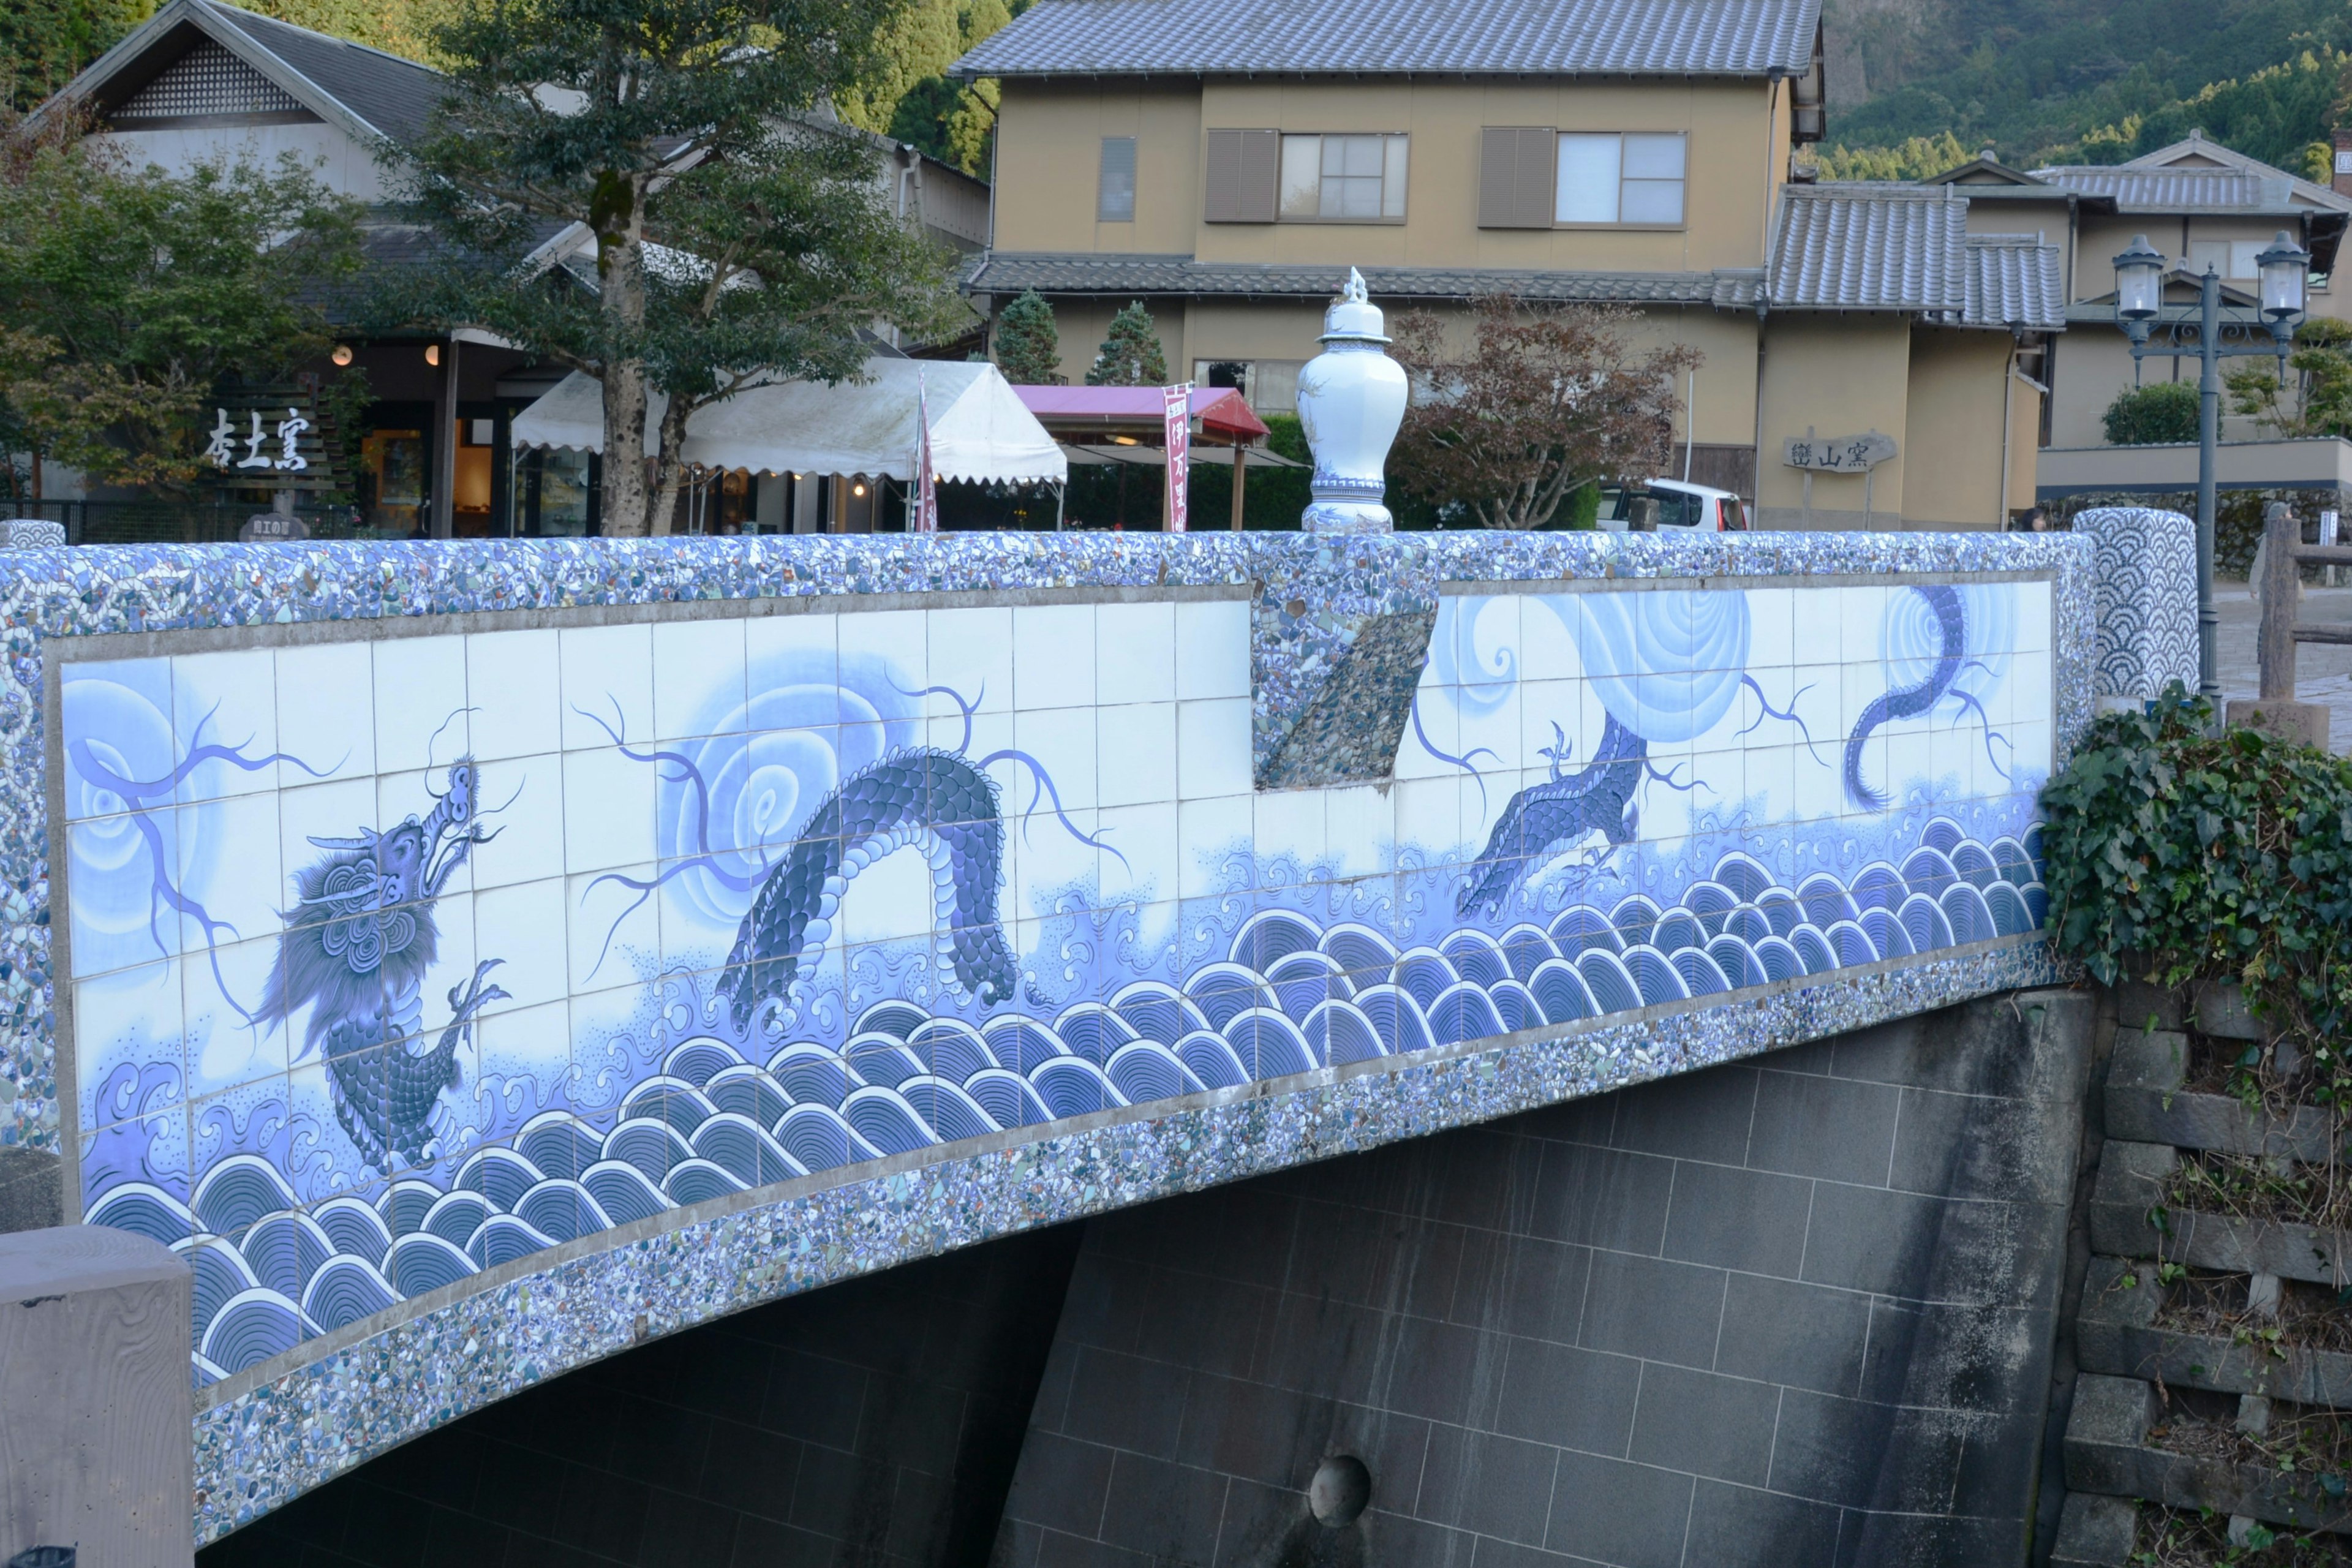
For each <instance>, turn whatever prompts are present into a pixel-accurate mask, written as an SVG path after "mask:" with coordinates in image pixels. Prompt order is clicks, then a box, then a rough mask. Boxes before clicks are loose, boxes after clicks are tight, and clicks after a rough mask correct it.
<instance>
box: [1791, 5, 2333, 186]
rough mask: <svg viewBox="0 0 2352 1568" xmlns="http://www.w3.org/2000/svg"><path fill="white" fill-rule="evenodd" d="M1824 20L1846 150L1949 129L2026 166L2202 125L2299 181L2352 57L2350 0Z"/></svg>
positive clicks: (1845, 9)
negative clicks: (2347, 55)
mask: <svg viewBox="0 0 2352 1568" xmlns="http://www.w3.org/2000/svg"><path fill="white" fill-rule="evenodd" d="M1826 22H1827V27H1826V31H1827V35H1828V48H1829V57H1830V137H1829V139H1830V142H1831V145H1832V149H1833V150H1834V149H1837V148H1844V149H1849V150H1851V149H1857V148H1874V149H1894V148H1897V147H1900V146H1902V145H1903V144H1904V143H1905V142H1907V141H1910V140H1912V139H1914V138H1917V139H1922V140H1921V144H1920V145H1919V146H1915V148H1914V149H1913V151H1914V153H1915V154H1916V153H1920V152H1921V151H1922V150H1923V149H1924V148H1925V146H1926V145H1927V143H1931V142H1940V139H1941V138H1942V137H1944V136H1945V135H1947V134H1948V135H1949V136H1951V137H1952V138H1953V139H1954V140H1955V141H1956V142H1957V143H1958V144H1959V145H1960V146H1961V147H1963V148H1965V153H1962V155H1963V156H1972V155H1973V154H1974V153H1976V151H1977V149H1978V148H1979V147H1982V146H1988V145H1990V146H1993V147H1996V148H1998V149H1999V150H2000V154H2001V156H2002V158H2003V159H2004V160H2005V161H2007V162H2010V163H2016V164H2020V165H2028V166H2030V165H2032V164H2033V163H2045V162H2052V161H2069V162H2075V161H2079V162H2084V163H2120V162H2122V161H2123V160H2124V159H2126V158H2130V157H2134V156H2136V155H2137V154H2138V153H2144V152H2147V151H2149V150H2150V149H2152V148H2156V147H2160V146H2162V145H2164V144H2165V143H2166V142H2172V141H2177V140H2178V139H2179V138H2180V137H2181V136H2184V135H2186V134H2187V133H2188V132H2189V128H2190V127H2192V126H2197V127H2201V128H2202V129H2203V130H2204V131H2205V132H2206V133H2207V134H2208V135H2210V136H2212V137H2214V138H2215V139H2217V140H2219V141H2221V142H2225V143H2227V144H2228V145H2230V146H2231V147H2235V148H2237V149H2239V150H2240V151H2242V152H2245V153H2252V155H2254V156H2255V157H2258V158H2263V159H2265V160H2267V161H2269V162H2271V163H2278V164H2281V165H2282V166H2284V167H2287V168H2291V169H2295V170H2297V171H2298V172H2300V171H2301V169H2302V168H2303V165H2304V163H2305V154H2306V153H2307V151H2308V150H2309V148H2310V146H2311V144H2312V143H2314V142H2318V141H2322V140H2324V139H2325V138H2326V134H2327V132H2328V130H2329V128H2330V126H2331V125H2332V123H2333V120H2334V114H2335V110H2336V106H2337V104H2338V101H2339V100H2340V99H2341V98H2342V96H2343V94H2344V90H2345V81H2344V77H2345V66H2346V58H2345V56H2344V55H2343V54H2342V53H2340V52H2338V51H2341V50H2344V49H2347V48H2352V4H2347V0H1828V5H1827V14H1826ZM1914 161H1915V162H1916V157H1915V159H1914ZM1930 161H1933V160H1932V159H1931V160H1930ZM1829 162H1830V163H1831V164H1832V167H1835V166H1837V164H1838V155H1837V153H1835V152H1834V151H1832V155H1831V158H1830V160H1829ZM1906 172H1910V171H1906Z"/></svg>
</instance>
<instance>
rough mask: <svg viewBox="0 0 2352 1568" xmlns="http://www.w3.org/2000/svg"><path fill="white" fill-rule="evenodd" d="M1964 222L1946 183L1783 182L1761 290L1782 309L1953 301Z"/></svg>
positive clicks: (1959, 199) (1958, 290)
mask: <svg viewBox="0 0 2352 1568" xmlns="http://www.w3.org/2000/svg"><path fill="white" fill-rule="evenodd" d="M1968 224H1969V204H1968V198H1967V197H1965V196H1963V195H1960V194H1959V192H1958V190H1957V189H1956V188H1954V187H1953V186H1950V185H1898V184H1874V183H1873V184H1865V183H1860V182H1856V183H1852V184H1820V185H1790V186H1787V187H1784V188H1783V189H1782V191H1781V193H1780V223H1779V225H1778V228H1777V232H1776V233H1775V234H1774V235H1773V239H1772V254H1771V258H1770V259H1769V261H1768V262H1767V263H1766V266H1765V289H1766V292H1767V294H1768V295H1769V298H1770V300H1771V302H1772V304H1773V305H1774V306H1775V307H1776V308H1778V309H1782V310H1960V309H1962V308H1963V307H1964V305H1965V303H1966V288H1965V284H1964V282H1963V274H1964V273H1965V271H1966V265H1965V262H1964V259H1963V247H1962V245H1961V240H1962V239H1963V238H1964V237H1966V235H1967V233H1968Z"/></svg>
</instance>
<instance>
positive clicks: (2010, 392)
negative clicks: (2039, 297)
mask: <svg viewBox="0 0 2352 1568" xmlns="http://www.w3.org/2000/svg"><path fill="white" fill-rule="evenodd" d="M2017 343H2018V331H2017V329H2016V328H2015V327H2011V328H2010V330H2009V353H2008V354H2007V355H2006V356H2005V357H2003V359H2002V360H2001V362H2000V494H1999V495H1997V496H1995V497H1993V501H1992V525H1993V528H1994V529H1995V531H2000V530H2002V529H2006V528H2007V527H2008V526H2009V434H2010V429H2011V426H2012V424H2013V423H2014V403H2015V399H2016V394H2017Z"/></svg>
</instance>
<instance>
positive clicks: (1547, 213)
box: [1478, 125, 1559, 228]
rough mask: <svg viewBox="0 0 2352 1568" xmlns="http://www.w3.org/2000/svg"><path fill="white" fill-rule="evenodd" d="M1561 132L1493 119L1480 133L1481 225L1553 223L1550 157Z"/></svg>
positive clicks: (1540, 226) (1534, 226) (1524, 225)
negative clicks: (1498, 122) (1496, 122)
mask: <svg viewBox="0 0 2352 1568" xmlns="http://www.w3.org/2000/svg"><path fill="white" fill-rule="evenodd" d="M1558 142H1559V133H1558V132H1554V131H1552V130H1551V129H1550V128H1549V127H1546V126H1524V125H1489V126H1487V127H1486V128H1485V130H1484V131H1483V132H1481V133H1480V139H1479V152H1478V226H1479V227H1480V228H1549V227H1550V226H1551V207H1552V188H1551V187H1552V157H1553V153H1554V152H1555V150H1556V145H1557V143H1558Z"/></svg>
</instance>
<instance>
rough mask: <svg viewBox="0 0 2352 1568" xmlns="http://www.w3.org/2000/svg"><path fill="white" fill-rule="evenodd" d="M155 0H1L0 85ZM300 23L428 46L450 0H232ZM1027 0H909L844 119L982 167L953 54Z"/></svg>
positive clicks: (132, 22) (984, 111)
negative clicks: (952, 68) (951, 72)
mask: <svg viewBox="0 0 2352 1568" xmlns="http://www.w3.org/2000/svg"><path fill="white" fill-rule="evenodd" d="M155 3H156V0H0V97H5V104H6V105H7V106H8V107H10V108H14V109H16V110H26V109H30V108H31V107H32V106H33V105H35V104H37V103H38V102H40V101H41V100H43V99H45V98H47V97H48V96H49V94H51V93H52V92H55V91H56V90H57V89H58V88H60V87H62V86H64V85H65V84H66V83H67V82H68V81H69V80H71V79H73V75H74V73H75V72H76V71H79V69H81V68H82V67H84V66H86V65H88V64H89V62H90V61H92V60H94V59H96V58H98V57H99V56H100V55H101V54H103V53H104V52H105V51H106V50H107V49H108V48H109V47H111V46H112V45H113V44H114V43H115V42H116V41H117V40H119V39H120V38H121V37H122V36H123V35H124V34H126V33H128V32H130V31H131V28H133V27H135V26H138V25H139V24H140V23H141V22H142V21H144V20H145V19H146V18H147V17H148V16H151V15H152V13H153V11H154V8H155ZM233 3H234V4H238V5H243V6H245V8H246V9H247V10H251V11H259V12H261V13H263V14H264V15H266V16H276V17H278V18H279V19H280V20H281V21H287V22H292V23H294V24H296V25H297V26H304V27H311V28H315V29H317V30H318V31H320V32H322V33H332V34H335V35H336V36H337V37H345V38H351V39H354V40H356V41H357V42H360V43H362V44H373V46H375V47H377V48H380V49H388V50H390V51H391V52H393V53H394V54H400V55H406V56H408V57H410V58H414V59H424V60H430V59H431V58H433V30H434V28H435V27H436V26H438V25H439V23H440V22H441V20H442V18H443V16H445V15H446V14H447V13H448V12H449V11H450V10H451V9H452V8H453V7H454V6H455V5H457V4H458V0H233ZM1027 5H1028V0H913V3H912V4H911V5H908V8H907V9H906V10H905V11H903V12H901V13H900V14H899V17H898V23H897V24H896V25H895V26H893V27H892V29H891V31H890V33H889V36H888V37H887V38H886V39H885V40H884V47H883V51H882V52H883V58H884V61H885V65H884V68H882V69H881V70H880V71H879V72H877V74H876V76H875V77H874V79H872V80H871V81H870V82H869V83H868V84H867V86H866V90H864V91H863V92H858V93H854V94H850V95H847V96H846V97H845V99H844V100H842V101H841V102H839V103H837V104H836V105H835V108H837V109H838V110H840V112H841V116H842V118H843V119H845V120H847V121H851V122H852V123H853V124H856V125H862V126H864V127H865V128H866V129H867V130H868V131H879V132H885V133H887V134H888V135H892V136H896V137H897V138H898V139H899V140H900V141H902V142H912V143H914V144H915V145H916V146H918V147H920V148H921V149H922V150H923V151H924V152H926V153H930V154H931V155H932V156H933V157H935V158H939V159H941V160H943V161H945V162H947V163H954V164H956V165H958V166H959V167H961V168H962V169H964V170H965V171H967V172H969V173H973V174H981V173H985V171H986V168H987V152H988V137H989V133H990V132H991V130H992V128H993V127H994V125H995V114H996V88H995V84H994V83H992V82H978V83H974V84H973V85H972V86H971V87H961V86H959V85H957V84H956V83H954V82H950V81H949V80H948V79H946V76H945V74H944V73H945V72H946V70H947V68H948V66H949V65H950V63H951V62H952V61H953V60H954V59H955V58H956V57H957V56H958V55H961V54H962V53H963V52H964V51H965V50H966V49H968V48H970V47H972V46H973V45H974V44H977V43H978V42H980V41H981V40H982V38H985V37H988V36H989V35H990V34H991V33H993V32H994V31H996V29H997V28H999V27H1002V26H1004V25H1005V24H1006V23H1007V22H1009V21H1011V20H1012V19H1013V17H1014V16H1018V15H1019V14H1020V13H1021V12H1022V11H1023V10H1024V9H1025V8H1026V7H1027Z"/></svg>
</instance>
